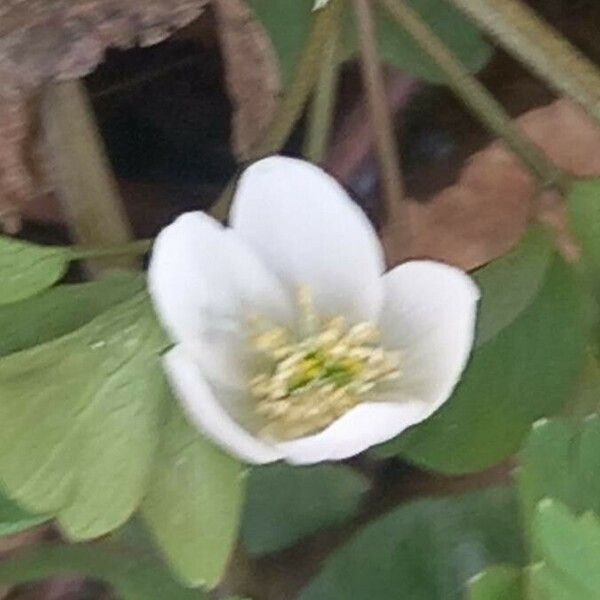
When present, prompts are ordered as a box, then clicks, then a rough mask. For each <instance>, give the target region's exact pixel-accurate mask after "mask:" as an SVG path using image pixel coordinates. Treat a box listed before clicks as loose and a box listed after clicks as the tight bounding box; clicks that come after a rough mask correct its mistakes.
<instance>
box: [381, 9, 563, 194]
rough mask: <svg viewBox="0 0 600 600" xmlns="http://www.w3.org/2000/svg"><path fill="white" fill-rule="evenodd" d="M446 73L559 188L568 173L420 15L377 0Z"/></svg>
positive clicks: (545, 181)
mask: <svg viewBox="0 0 600 600" xmlns="http://www.w3.org/2000/svg"><path fill="white" fill-rule="evenodd" d="M379 1H380V3H381V4H382V5H383V6H384V7H385V9H386V10H387V11H388V13H389V14H390V16H391V17H392V18H393V19H394V20H395V21H397V22H398V24H399V25H400V26H401V27H402V28H403V29H405V30H406V31H407V33H409V35H411V37H412V38H413V39H414V40H415V41H416V42H417V44H418V45H419V47H420V48H421V49H422V50H424V51H425V52H426V53H427V55H428V56H429V57H430V58H431V59H432V60H433V61H434V62H435V64H436V65H437V66H438V67H439V68H440V70H441V71H442V72H443V73H444V75H445V76H446V79H447V82H448V85H449V86H450V87H451V88H452V89H453V90H454V92H455V93H456V95H457V96H458V97H459V98H461V100H462V101H463V102H464V103H465V105H466V106H467V107H468V108H469V109H470V110H471V111H472V112H473V113H474V114H475V116H476V117H478V118H479V119H480V120H481V122H482V123H483V124H484V125H485V126H486V127H487V128H488V129H489V130H490V131H492V132H493V133H494V134H495V135H497V136H498V137H499V138H500V139H502V141H503V142H504V143H505V144H506V145H507V146H508V147H509V148H510V149H511V150H512V151H513V152H514V153H515V154H516V155H517V156H518V157H519V158H520V159H521V160H522V162H523V163H524V164H525V165H526V166H527V167H528V168H529V170H530V171H531V172H532V173H533V174H534V175H535V176H536V177H537V178H538V179H539V181H540V183H541V184H542V185H543V186H544V187H554V188H557V189H559V190H560V191H561V192H563V193H564V192H565V191H566V190H567V189H568V177H567V175H566V174H565V173H564V172H563V171H561V170H560V169H559V168H558V167H556V166H554V165H553V164H551V163H550V162H549V161H548V159H547V158H546V156H545V155H544V153H543V152H542V151H541V150H540V149H539V148H538V147H537V146H536V145H535V144H534V143H533V142H531V141H530V140H529V139H527V138H526V137H525V136H523V135H522V134H521V133H520V132H519V130H518V129H517V128H516V127H515V126H514V125H513V123H512V121H511V118H510V116H509V115H508V113H507V112H506V111H505V110H504V109H503V108H502V106H501V105H500V104H499V103H498V102H497V101H496V99H495V98H494V97H493V96H492V95H491V94H490V93H489V92H488V91H487V90H486V89H485V87H484V86H483V85H482V84H481V83H479V81H477V79H475V78H474V77H473V76H472V75H471V74H470V73H469V71H468V70H467V69H466V68H465V66H464V65H463V64H462V63H461V62H460V61H459V60H458V59H457V58H456V57H455V56H454V55H453V54H452V53H451V52H450V50H448V48H446V46H445V45H444V44H443V43H442V42H441V41H440V39H439V38H438V37H437V36H436V35H435V34H434V33H433V32H432V31H431V29H430V28H429V27H428V25H427V24H426V23H425V22H424V21H423V20H422V19H421V17H420V16H419V15H418V14H417V13H416V12H415V11H414V10H413V9H412V8H410V7H409V6H408V5H407V4H406V3H405V2H404V1H403V0H379Z"/></svg>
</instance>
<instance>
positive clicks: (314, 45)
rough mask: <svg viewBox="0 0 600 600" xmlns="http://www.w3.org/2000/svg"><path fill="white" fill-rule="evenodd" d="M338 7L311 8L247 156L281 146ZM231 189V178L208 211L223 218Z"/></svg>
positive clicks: (335, 2) (336, 3)
mask: <svg viewBox="0 0 600 600" xmlns="http://www.w3.org/2000/svg"><path fill="white" fill-rule="evenodd" d="M342 8H343V0H331V2H329V4H328V5H327V6H326V7H325V8H322V9H320V10H318V11H315V13H314V17H313V23H312V28H311V32H310V35H309V37H308V40H307V42H306V46H305V47H304V50H303V51H302V55H301V56H300V59H299V60H298V63H297V65H296V68H295V70H294V74H293V77H292V81H291V83H290V84H289V86H288V87H287V89H286V90H285V93H284V95H283V98H282V99H281V102H280V103H279V106H278V107H277V111H276V113H275V115H274V117H273V120H272V121H271V123H270V124H269V126H268V127H267V130H266V131H265V132H264V134H263V137H262V139H261V140H260V141H259V142H258V144H256V145H255V147H254V148H252V149H251V151H250V153H249V156H250V158H251V159H252V160H256V159H259V158H262V157H263V156H266V155H268V154H271V153H273V152H277V151H278V150H281V147H282V146H283V145H284V144H285V142H286V141H287V139H288V137H289V135H290V133H291V132H292V130H293V128H294V125H295V124H296V123H297V121H298V119H299V118H300V116H301V115H302V110H303V109H304V106H305V105H306V101H307V100H308V97H309V95H310V93H311V91H312V89H313V87H314V85H315V82H316V81H317V78H318V76H319V66H320V64H321V60H322V57H323V49H324V47H325V45H326V43H327V40H328V39H329V37H330V36H331V33H332V31H335V29H336V28H337V27H338V25H339V23H340V20H341V18H342ZM234 189H235V180H233V181H230V182H229V183H228V184H227V187H226V188H225V189H224V190H223V192H222V193H221V195H220V196H219V198H218V199H217V201H216V202H215V203H214V204H213V206H212V207H211V209H210V211H209V212H210V214H211V215H212V216H213V217H214V218H215V219H218V220H221V221H222V220H225V219H226V218H227V215H228V214H229V206H230V204H231V199H232V198H233V191H234Z"/></svg>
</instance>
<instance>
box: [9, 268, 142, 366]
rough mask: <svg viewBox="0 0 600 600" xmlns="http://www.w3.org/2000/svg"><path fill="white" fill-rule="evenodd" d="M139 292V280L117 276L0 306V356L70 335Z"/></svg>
mask: <svg viewBox="0 0 600 600" xmlns="http://www.w3.org/2000/svg"><path fill="white" fill-rule="evenodd" d="M143 289H144V278H143V277H142V276H140V275H134V274H127V273H119V274H114V275H110V276H108V277H106V278H105V279H101V280H100V281H94V282H92V283H82V284H77V285H61V286H58V287H55V288H52V289H50V290H47V291H44V292H42V293H40V294H37V295H36V296H33V297H31V298H28V299H26V300H23V301H21V302H13V303H12V304H5V305H3V306H0V331H1V332H2V335H1V336H0V356H5V355H7V354H11V353H13V352H18V351H20V350H25V349H26V348H30V347H32V346H37V345H38V344H44V343H46V342H49V341H50V340H53V339H55V338H58V337H60V336H63V335H66V334H67V333H71V332H72V331H75V330H76V329H78V328H79V327H82V326H83V325H85V324H86V323H88V322H89V321H91V320H92V319H93V318H94V317H97V316H98V315H99V314H100V313H102V312H104V311H105V310H108V309H109V308H111V307H113V306H114V305H116V304H119V303H120V302H124V301H125V300H127V299H129V298H131V297H133V296H134V295H135V294H137V293H139V292H141V291H143Z"/></svg>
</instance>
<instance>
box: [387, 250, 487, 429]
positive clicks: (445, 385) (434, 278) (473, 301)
mask: <svg viewBox="0 0 600 600" xmlns="http://www.w3.org/2000/svg"><path fill="white" fill-rule="evenodd" d="M384 285H385V294H386V297H385V302H384V308H383V310H382V314H381V321H380V329H381V332H382V341H383V344H384V345H385V346H386V347H388V348H393V349H395V350H396V349H397V350H400V352H401V371H402V374H401V379H400V380H399V382H398V383H397V385H398V387H399V388H400V390H401V392H402V395H403V396H408V397H411V398H415V399H416V400H419V401H421V402H425V403H426V404H427V405H428V410H427V412H426V414H425V416H424V417H423V418H426V417H428V416H429V415H430V414H431V413H433V412H434V411H435V410H436V409H437V408H439V406H441V405H442V404H443V403H444V402H445V401H446V400H447V399H448V398H449V397H450V394H451V393H452V390H453V389H454V387H455V385H456V384H457V383H458V380H459V378H460V375H461V373H462V371H463V369H464V368H465V365H466V363H467V360H468V358H469V354H470V352H471V347H472V345H473V338H474V334H475V321H476V314H477V301H478V299H479V290H478V288H477V286H476V285H475V283H474V282H473V280H472V279H471V278H470V277H469V276H468V275H466V274H465V273H464V272H463V271H461V270H460V269H457V268H455V267H450V266H448V265H445V264H442V263H438V262H433V261H423V260H422V261H411V262H408V263H405V264H403V265H400V266H399V267H396V268H395V269H393V270H392V271H390V272H389V273H386V275H385V276H384Z"/></svg>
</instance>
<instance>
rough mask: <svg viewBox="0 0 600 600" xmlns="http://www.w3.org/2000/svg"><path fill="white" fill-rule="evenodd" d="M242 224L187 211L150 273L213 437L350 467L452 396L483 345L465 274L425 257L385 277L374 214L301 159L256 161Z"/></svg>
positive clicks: (182, 373)
mask: <svg viewBox="0 0 600 600" xmlns="http://www.w3.org/2000/svg"><path fill="white" fill-rule="evenodd" d="M230 219H231V228H225V227H222V226H221V225H220V224H219V223H218V222H217V221H215V220H214V219H212V218H211V217H209V216H207V215H205V214H203V213H201V212H194V213H188V214H185V215H183V216H181V217H179V218H178V219H177V220H176V221H175V222H174V223H173V224H172V225H170V226H169V227H167V228H166V229H164V230H163V231H162V232H161V234H160V235H159V236H158V239H157V240H156V244H155V246H154V252H153V256H152V261H151V264H150V270H149V285H150V292H151V294H152V297H153V300H154V303H155V306H156V309H157V312H158V315H159V317H160V319H161V320H162V322H163V324H164V325H165V327H166V328H167V330H168V332H169V333H170V335H171V337H172V339H173V340H174V342H175V346H174V347H173V348H172V349H171V350H170V351H169V352H168V353H167V354H166V356H165V360H164V364H165V368H166V372H167V374H168V378H169V380H170V382H171V385H172V387H173V388H174V390H175V392H176V395H177V396H178V397H179V400H180V401H181V403H182V405H183V407H184V409H185V410H186V412H187V414H188V416H189V418H190V419H191V420H192V421H193V422H194V423H195V424H196V426H197V427H198V428H199V429H200V430H201V431H202V432H203V433H204V434H205V435H206V436H208V437H209V438H211V439H212V440H213V441H214V442H216V443H217V444H219V445H220V446H222V447H223V448H225V449H226V450H228V451H229V452H230V453H231V454H234V455H235V456H237V457H239V458H240V459H242V460H245V461H248V462H251V463H267V462H271V461H276V460H279V459H284V460H286V461H288V462H290V463H293V464H310V463H315V462H319V461H323V460H339V459H343V458H347V457H349V456H353V455H355V454H358V453H359V452H362V451H363V450H365V449H367V448H369V447H370V446H372V445H374V444H379V443H381V442H384V441H386V440H389V439H390V438H393V437H395V436H396V435H398V434H399V433H401V432H402V431H404V430H405V429H406V428H407V427H410V426H411V425H414V424H415V423H419V422H420V421H422V420H424V419H426V418H427V417H429V416H430V415H431V414H432V413H433V412H434V411H435V410H437V409H438V408H439V407H440V406H441V405H442V404H443V403H444V401H445V400H446V399H447V398H448V397H449V396H450V393H451V392H452V389H453V388H454V386H455V385H456V383H457V381H458V379H459V377H460V374H461V372H462V370H463V368H464V366H465V363H466V362H467V359H468V356H469V353H470V350H471V345H472V342H473V334H474V326H475V315H476V304H477V300H478V297H479V294H478V290H477V288H476V286H475V285H474V283H473V282H472V280H471V279H470V278H469V277H468V276H467V275H465V274H464V273H463V272H462V271H460V270H459V269H456V268H454V267H450V266H447V265H444V264H441V263H437V262H432V261H426V260H423V261H411V262H408V263H406V264H403V265H401V266H399V267H396V268H394V269H392V270H391V271H389V272H387V273H385V274H384V261H383V256H382V251H381V247H380V244H379V242H378V239H377V236H376V234H375V231H374V230H373V228H372V227H371V225H370V224H369V222H368V220H367V219H366V217H365V216H364V215H363V213H362V211H361V210H360V209H359V208H358V207H357V206H356V205H355V204H354V203H353V202H352V201H351V200H350V198H349V197H348V195H347V194H346V192H345V191H344V190H343V189H342V187H341V186H340V185H339V184H338V183H337V182H336V181H335V180H334V179H332V178H331V177H330V176H329V175H327V174H326V173H324V172H323V171H321V170H320V169H319V168H317V167H315V166H314V165H312V164H310V163H307V162H304V161H301V160H296V159H291V158H283V157H278V156H274V157H271V158H266V159H264V160H261V161H259V162H257V163H255V164H253V165H252V166H250V167H249V168H248V169H247V170H246V171H245V172H244V173H243V175H242V177H241V179H240V181H239V184H238V186H237V191H236V193H235V198H234V202H233V206H232V210H231V215H230Z"/></svg>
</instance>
